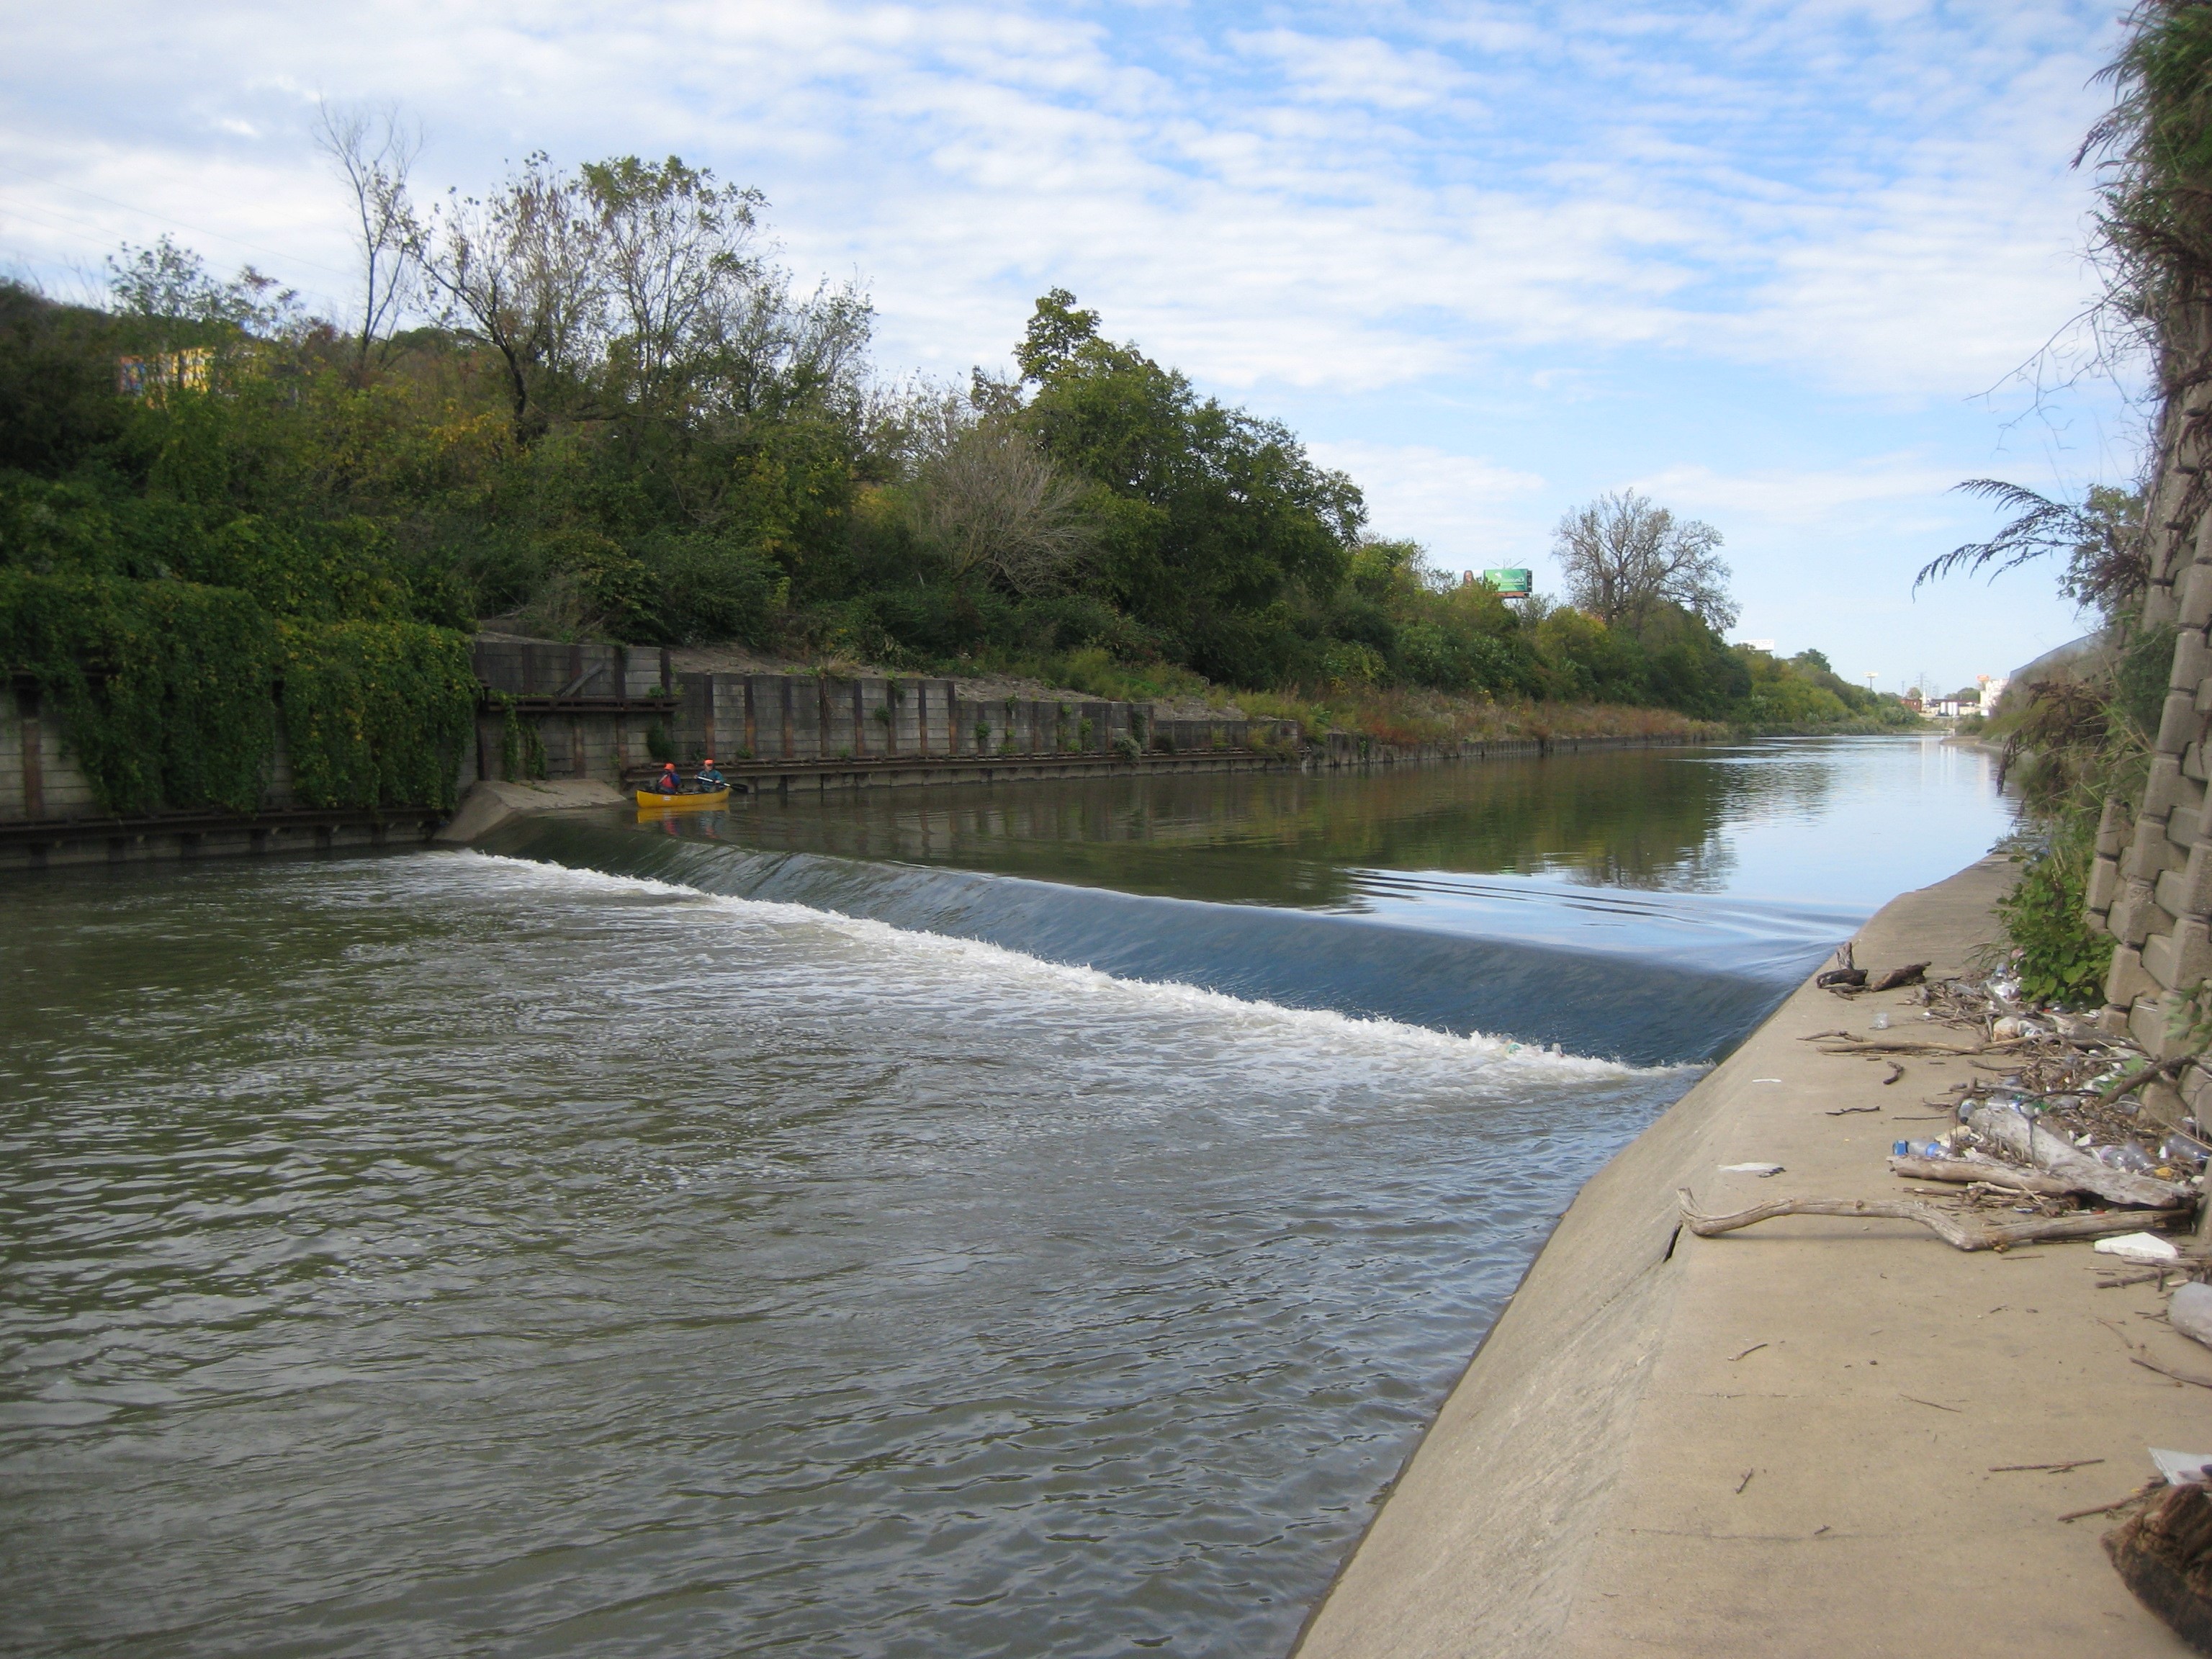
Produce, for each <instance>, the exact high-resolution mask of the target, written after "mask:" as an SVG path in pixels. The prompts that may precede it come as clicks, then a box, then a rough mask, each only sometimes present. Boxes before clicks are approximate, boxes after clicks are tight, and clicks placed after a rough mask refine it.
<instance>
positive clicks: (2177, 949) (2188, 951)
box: [2142, 916, 2212, 991]
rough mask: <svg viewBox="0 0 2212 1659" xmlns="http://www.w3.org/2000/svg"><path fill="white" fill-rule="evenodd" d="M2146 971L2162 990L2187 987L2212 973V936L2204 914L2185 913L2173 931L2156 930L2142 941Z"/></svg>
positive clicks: (2198, 982)
mask: <svg viewBox="0 0 2212 1659" xmlns="http://www.w3.org/2000/svg"><path fill="white" fill-rule="evenodd" d="M2142 965H2143V971H2144V972H2146V973H2148V975H2150V976H2151V977H2152V978H2153V979H2154V980H2156V981H2158V982H2159V986H2160V988H2161V989H2163V990H2167V991H2179V990H2186V989H2188V988H2190V987H2193V986H2197V985H2201V984H2203V982H2204V980H2205V977H2206V975H2212V935H2208V933H2207V932H2206V928H2205V924H2204V918H2203V917H2202V916H2185V917H2184V918H2182V919H2181V921H2178V922H2176V923H2175V924H2174V927H2173V929H2172V932H2171V933H2153V934H2151V935H2150V936H2149V938H2148V939H2145V940H2144V941H2143V947H2142Z"/></svg>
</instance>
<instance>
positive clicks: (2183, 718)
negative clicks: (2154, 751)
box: [2158, 691, 2204, 772]
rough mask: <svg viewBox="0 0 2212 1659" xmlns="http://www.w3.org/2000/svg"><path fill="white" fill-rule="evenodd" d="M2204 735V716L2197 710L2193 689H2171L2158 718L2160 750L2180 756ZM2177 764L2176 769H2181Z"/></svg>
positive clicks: (2164, 753) (2166, 753) (2163, 753)
mask: <svg viewBox="0 0 2212 1659" xmlns="http://www.w3.org/2000/svg"><path fill="white" fill-rule="evenodd" d="M2203 735H2204V720H2203V716H2201V715H2200V714H2197V696H2196V694H2195V693H2194V692H2193V691H2169V692H2167V693H2166V708H2165V709H2164V711H2163V712H2161V713H2160V715H2159V720H2158V752H2159V753H2160V754H2161V755H2175V756H2178V755H2179V754H2180V753H2181V751H2182V750H2185V749H2186V748H2187V747H2188V746H2189V745H2190V744H2192V743H2194V742H2196V741H2197V738H2201V737H2203ZM2176 770H2177V772H2178V771H2179V767H2178V766H2177V768H2176Z"/></svg>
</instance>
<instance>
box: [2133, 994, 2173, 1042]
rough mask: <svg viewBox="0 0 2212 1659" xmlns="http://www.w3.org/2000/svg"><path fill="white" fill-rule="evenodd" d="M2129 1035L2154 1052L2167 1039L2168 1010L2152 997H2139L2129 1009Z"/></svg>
mask: <svg viewBox="0 0 2212 1659" xmlns="http://www.w3.org/2000/svg"><path fill="white" fill-rule="evenodd" d="M2128 1035H2129V1036H2131V1037H2133V1038H2134V1039H2135V1040H2136V1042H2140V1043H2141V1044H2142V1046H2143V1047H2144V1048H2146V1049H2148V1051H2149V1052H2150V1053H2152V1054H2156V1053H2157V1052H2158V1050H2159V1045H2160V1043H2161V1042H2164V1041H2165V1040H2166V1010H2165V1009H2164V1008H2163V1007H2161V1006H2160V1005H2159V1003H2158V1001H2157V1000H2155V999H2154V998H2150V997H2137V998H2136V1000H2135V1002H2134V1003H2133V1004H2132V1005H2131V1006H2130V1007H2129V1009H2128Z"/></svg>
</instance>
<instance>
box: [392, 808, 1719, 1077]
mask: <svg viewBox="0 0 2212 1659" xmlns="http://www.w3.org/2000/svg"><path fill="white" fill-rule="evenodd" d="M453 856H454V855H453V854H423V855H422V858H423V859H424V860H433V859H439V860H442V859H449V858H452V857H453ZM460 856H462V857H465V858H467V859H469V860H472V861H473V862H474V863H475V864H476V865H477V866H493V867H495V869H497V870H498V871H499V872H500V873H501V877H502V878H506V879H508V880H511V881H513V882H515V883H516V884H520V885H523V886H527V887H536V888H538V889H541V890H549V891H561V892H571V893H576V894H580V895H581V894H592V893H598V894H609V895H612V894H623V895H632V896H656V897H665V898H671V899H678V900H681V901H683V902H684V906H685V908H686V910H687V911H690V910H694V909H696V908H707V909H712V910H717V911H720V912H722V913H724V914H726V915H729V916H731V917H732V920H743V921H747V922H751V923H766V924H769V925H771V926H775V927H815V928H820V929H824V930H827V931H829V932H830V933H835V934H837V935H839V936H842V937H843V938H845V939H849V940H851V941H853V942H854V943H855V944H860V945H866V946H868V947H871V948H875V949H888V950H891V951H896V952H898V953H899V954H901V955H902V956H906V957H915V956H920V957H923V958H924V959H927V960H930V961H933V962H938V963H944V964H945V965H948V966H955V967H957V968H959V969H963V970H965V971H964V973H963V977H964V976H967V975H980V976H982V977H987V978H990V979H1003V978H1005V977H1006V976H1007V975H1020V976H1022V977H1024V978H1027V979H1030V981H1032V982H1039V983H1041V985H1042V986H1048V987H1050V989H1051V991H1052V992H1053V994H1056V995H1058V996H1060V997H1067V996H1071V995H1073V996H1077V997H1084V998H1097V999H1103V1000H1110V1001H1111V1002H1113V1003H1115V1004H1118V1005H1123V1006H1126V1005H1127V1004H1129V1003H1130V1002H1132V1001H1134V1002H1135V1003H1137V1004H1139V1005H1141V1006H1144V1007H1146V1008H1147V1009H1149V1010H1150V1011H1152V1012H1154V1013H1156V1014H1159V1015H1201V1016H1204V1017H1206V1018H1210V1019H1212V1020H1215V1021H1220V1022H1225V1023H1227V1024H1231V1025H1232V1026H1235V1027H1241V1028H1242V1029H1243V1032H1244V1033H1245V1034H1248V1035H1251V1036H1266V1035H1269V1034H1271V1033H1272V1034H1279V1035H1280V1036H1284V1037H1293V1036H1294V1037H1295V1038H1296V1039H1297V1040H1298V1041H1299V1042H1300V1043H1301V1046H1304V1045H1313V1046H1316V1047H1321V1048H1334V1047H1338V1046H1340V1045H1343V1044H1345V1043H1352V1044H1355V1045H1356V1046H1358V1048H1362V1049H1364V1050H1366V1051H1368V1052H1370V1053H1374V1052H1376V1051H1377V1050H1378V1049H1379V1050H1383V1051H1390V1052H1395V1053H1398V1054H1404V1055H1405V1056H1407V1058H1413V1057H1415V1056H1422V1057H1426V1058H1430V1059H1445V1060H1455V1061H1457V1062H1461V1063H1465V1062H1468V1061H1474V1062H1475V1063H1477V1064H1479V1065H1482V1066H1496V1067H1510V1068H1512V1069H1514V1070H1516V1071H1522V1072H1525V1073H1534V1074H1541V1075H1543V1076H1545V1077H1547V1078H1549V1079H1565V1078H1573V1077H1583V1078H1589V1079H1601V1078H1602V1079H1622V1078H1632V1077H1651V1076H1656V1075H1660V1074H1663V1073H1684V1072H1688V1073H1697V1072H1701V1071H1703V1070H1704V1069H1705V1068H1704V1067H1702V1066H1629V1065H1626V1064H1623V1063H1622V1062H1620V1061H1618V1060H1600V1059H1596V1058H1594V1057H1591V1056H1588V1055H1583V1054H1566V1053H1564V1052H1561V1051H1560V1050H1559V1049H1558V1048H1545V1047H1542V1046H1540V1045H1537V1044H1534V1043H1527V1042H1516V1041H1514V1040H1512V1039H1510V1038H1507V1037H1497V1036H1488V1035H1486V1034H1484V1033H1482V1032H1475V1033H1474V1034H1472V1035H1470V1036H1457V1035H1455V1034H1454V1033H1452V1032H1449V1031H1438V1030H1432V1029H1431V1028H1430V1027H1428V1026H1425V1025H1408V1024H1402V1023H1401V1022H1399V1021H1397V1020H1390V1019H1379V1018H1364V1017H1361V1016H1358V1015H1352V1014H1343V1013H1338V1012H1334V1011H1332V1010H1328V1009H1315V1008H1291V1007H1286V1006H1284V1005H1282V1004H1280V1003H1276V1002H1268V1001H1265V1000H1256V999H1250V998H1244V997H1236V996H1231V995H1230V994H1227V993H1225V992H1221V991H1211V990H1207V989H1205V988H1204V987H1200V986H1195V985H1187V984H1183V983H1181V982H1179V981H1171V980H1170V981H1158V980H1133V979H1122V978H1119V977H1117V976H1115V975H1112V974H1108V973H1103V972H1101V971H1100V970H1099V969H1095V968H1087V967H1079V966H1074V965H1071V964H1068V963H1055V962H1048V961H1046V960H1044V959H1043V958H1042V957H1034V956H1030V955H1029V954H1028V953H1026V952H1024V951H1015V950H1011V949H1008V948H1007V947H1006V946H1005V945H991V944H987V943H985V942H984V941H982V940H980V939H959V938H957V937H954V936H952V935H951V934H945V933H922V932H919V931H916V930H915V929H911V928H905V927H893V926H892V925H891V924H890V923H889V922H884V921H875V920H874V919H872V918H871V917H866V916H852V915H846V914H844V913H843V912H842V911H837V910H829V909H819V908H815V907H813V906H811V905H803V904H792V903H787V902H781V901H775V900H765V899H749V898H735V897H729V896H723V895H720V894H713V893H706V892H702V891H701V890H699V889H697V888H695V887H687V886H684V885H682V884H678V883H674V882H666V881H661V880H658V879H655V878H652V877H648V876H618V875H610V874H608V873H607V872H605V871H599V870H590V869H579V868H576V867H574V866H568V865H560V864H542V863H539V862H537V861H536V860H529V859H517V858H511V857H507V856H506V855H504V854H490V853H478V852H474V851H471V852H469V853H466V854H461V855H460Z"/></svg>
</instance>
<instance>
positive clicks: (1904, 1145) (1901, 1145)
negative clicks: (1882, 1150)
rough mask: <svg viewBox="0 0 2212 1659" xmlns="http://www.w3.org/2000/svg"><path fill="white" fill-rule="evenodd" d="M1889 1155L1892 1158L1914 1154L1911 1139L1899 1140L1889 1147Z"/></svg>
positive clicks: (1908, 1156) (1907, 1156)
mask: <svg viewBox="0 0 2212 1659" xmlns="http://www.w3.org/2000/svg"><path fill="white" fill-rule="evenodd" d="M1889 1155H1890V1156H1891V1157H1892V1158H1911V1156H1912V1143H1911V1141H1909V1140H1900V1141H1899V1142H1898V1143H1897V1144H1896V1145H1894V1146H1892V1147H1891V1148H1890V1149H1889Z"/></svg>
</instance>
